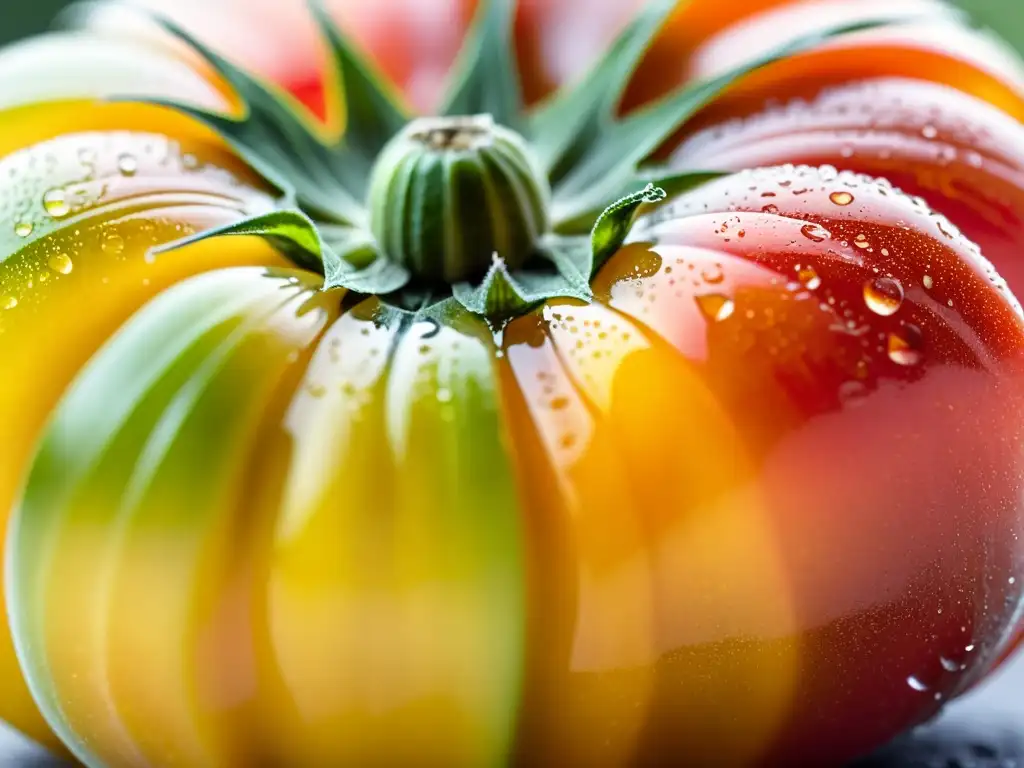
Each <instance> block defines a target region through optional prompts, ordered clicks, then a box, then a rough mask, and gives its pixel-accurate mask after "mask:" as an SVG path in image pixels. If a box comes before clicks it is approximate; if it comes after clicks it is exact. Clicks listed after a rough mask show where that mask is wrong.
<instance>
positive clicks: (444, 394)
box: [437, 387, 452, 403]
mask: <svg viewBox="0 0 1024 768" xmlns="http://www.w3.org/2000/svg"><path fill="white" fill-rule="evenodd" d="M451 401H452V391H451V390H450V389H447V388H446V387H441V388H440V389H438V390H437V402H439V403H450V402H451Z"/></svg>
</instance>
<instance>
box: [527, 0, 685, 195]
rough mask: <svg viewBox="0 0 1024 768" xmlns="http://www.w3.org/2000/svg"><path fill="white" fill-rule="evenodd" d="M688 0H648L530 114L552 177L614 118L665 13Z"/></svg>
mask: <svg viewBox="0 0 1024 768" xmlns="http://www.w3.org/2000/svg"><path fill="white" fill-rule="evenodd" d="M683 2H689V0H651V2H649V3H648V4H647V5H646V6H645V7H644V8H643V10H641V11H640V12H639V13H637V15H636V16H635V17H634V18H633V20H632V21H631V22H630V24H629V26H627V27H626V29H625V30H623V32H622V33H621V34H620V35H619V36H618V38H617V39H616V40H615V42H614V43H612V45H611V47H610V48H609V49H608V51H607V52H605V54H604V55H603V56H602V57H601V59H600V60H599V61H598V63H597V64H596V65H595V66H594V67H593V68H592V69H591V70H590V71H589V72H588V73H587V74H586V75H585V76H584V78H583V79H582V80H581V81H580V82H578V83H577V84H575V85H572V86H569V87H567V88H565V89H563V90H561V91H559V92H557V93H556V94H555V95H554V97H553V98H552V99H550V100H549V101H548V102H546V103H545V104H543V105H542V106H541V107H540V108H539V109H538V110H537V111H536V112H535V113H534V115H533V116H532V117H531V120H530V138H531V139H532V143H533V147H534V149H535V151H536V152H537V156H538V157H539V158H540V161H541V162H542V163H543V166H544V168H545V169H547V171H548V174H549V175H550V176H551V180H552V181H553V182H557V181H558V179H559V178H560V177H561V175H562V171H563V170H564V166H565V165H567V162H566V161H568V162H569V163H571V162H572V161H573V160H575V159H577V158H578V157H579V156H581V155H582V154H583V153H584V152H585V151H586V149H587V148H589V147H590V146H592V145H593V143H594V142H595V141H597V140H598V139H599V138H600V135H601V133H602V131H603V129H605V128H606V127H607V126H608V125H609V124H610V123H611V122H612V120H613V118H614V116H615V111H616V109H617V108H618V105H619V102H620V101H621V100H622V96H623V94H624V93H625V91H626V87H627V86H628V85H629V81H630V79H631V78H632V77H633V73H634V72H635V71H636V69H637V67H638V66H639V65H640V62H641V61H642V60H643V57H644V55H645V54H646V53H647V51H648V49H650V47H651V44H652V43H653V42H654V39H655V37H657V35H658V32H659V31H661V28H662V27H663V26H664V24H665V22H666V21H667V20H668V18H669V16H671V15H672V13H673V11H674V10H675V9H676V8H678V7H679V6H680V5H681V4H682V3H683Z"/></svg>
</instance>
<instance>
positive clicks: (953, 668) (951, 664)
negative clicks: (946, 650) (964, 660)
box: [939, 656, 960, 672]
mask: <svg viewBox="0 0 1024 768" xmlns="http://www.w3.org/2000/svg"><path fill="white" fill-rule="evenodd" d="M939 663H940V664H942V668H943V669H944V670H946V671H947V672H959V671H960V664H958V663H957V662H955V661H953V660H952V659H947V658H946V657H945V656H940V657H939Z"/></svg>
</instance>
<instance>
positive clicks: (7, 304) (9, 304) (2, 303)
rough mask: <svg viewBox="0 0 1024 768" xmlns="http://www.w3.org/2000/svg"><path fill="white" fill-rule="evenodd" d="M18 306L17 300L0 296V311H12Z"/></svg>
mask: <svg viewBox="0 0 1024 768" xmlns="http://www.w3.org/2000/svg"><path fill="white" fill-rule="evenodd" d="M16 306H18V300H17V299H16V298H14V297H13V296H0V309H14V308H15V307H16Z"/></svg>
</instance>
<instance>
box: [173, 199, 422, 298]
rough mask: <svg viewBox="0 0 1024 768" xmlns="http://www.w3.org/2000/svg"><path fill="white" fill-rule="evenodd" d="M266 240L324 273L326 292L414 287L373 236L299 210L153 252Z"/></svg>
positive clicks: (373, 291) (276, 213) (242, 223)
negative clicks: (221, 240)
mask: <svg viewBox="0 0 1024 768" xmlns="http://www.w3.org/2000/svg"><path fill="white" fill-rule="evenodd" d="M231 236H235V237H239V236H256V237H262V238H264V239H266V240H268V241H270V242H271V243H273V244H274V245H275V246H276V247H277V248H278V249H280V250H281V251H282V252H283V253H284V254H285V255H287V256H288V258H289V259H291V260H292V261H293V262H295V263H296V264H297V265H299V266H302V267H305V268H306V269H311V270H313V271H316V272H321V273H322V274H323V276H324V285H323V290H325V291H326V290H330V289H332V288H345V289H347V290H350V291H355V292H357V293H367V294H385V293H391V292H393V291H397V290H398V289H400V288H402V287H403V286H404V285H405V284H406V283H408V282H409V273H408V272H407V271H406V270H405V269H404V268H403V267H401V266H399V265H397V264H394V263H392V262H390V261H389V260H388V259H386V258H385V257H384V256H382V255H381V254H380V253H379V252H378V250H377V245H376V242H375V241H374V239H373V237H372V235H370V234H369V233H367V232H365V231H363V230H360V229H356V228H352V227H339V226H325V227H323V230H322V231H321V228H319V227H318V226H317V224H316V223H315V222H314V221H313V220H312V219H310V218H309V217H308V216H307V215H306V214H305V213H303V212H302V211H298V210H284V211H272V212H271V213H266V214H262V215H260V216H254V217H252V218H249V219H245V220H243V221H239V222H237V223H235V224H229V225H227V226H224V227H218V228H215V229H209V230H206V231H204V232H200V233H198V234H196V235H192V236H191V237H186V238H182V239H181V240H175V241H174V242H172V243H168V244H166V245H163V246H160V247H159V248H156V249H154V253H165V252H167V251H172V250H176V249H178V248H183V247H184V246H186V245H191V244H192V243H197V242H200V241H202V240H209V239H210V238H214V237H231Z"/></svg>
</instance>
